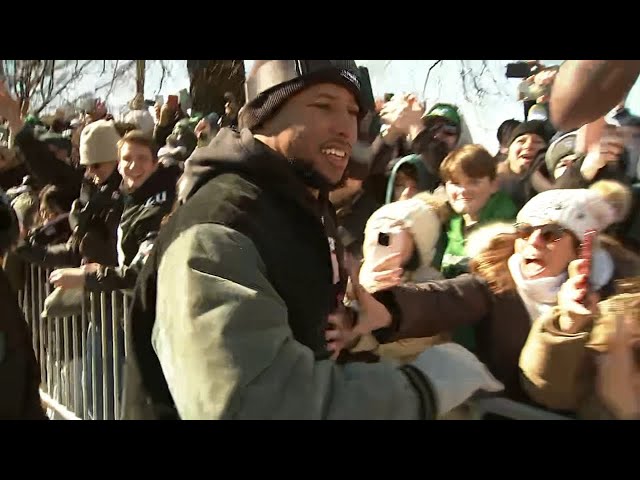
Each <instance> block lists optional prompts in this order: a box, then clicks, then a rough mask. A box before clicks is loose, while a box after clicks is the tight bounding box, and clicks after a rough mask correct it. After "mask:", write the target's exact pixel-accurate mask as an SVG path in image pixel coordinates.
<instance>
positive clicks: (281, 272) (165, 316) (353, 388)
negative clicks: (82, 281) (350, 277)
mask: <svg viewBox="0 0 640 480" xmlns="http://www.w3.org/2000/svg"><path fill="white" fill-rule="evenodd" d="M185 175H186V177H187V178H186V181H185V185H186V191H187V192H189V193H188V195H187V200H186V202H185V203H184V204H182V205H181V206H180V207H179V208H178V209H177V210H176V211H175V212H174V214H173V215H172V217H171V219H170V220H169V221H168V222H167V224H166V225H165V226H164V227H163V228H162V230H161V232H160V235H159V236H158V239H157V240H156V244H155V246H154V250H153V252H152V253H151V255H150V256H149V258H148V260H147V262H146V263H145V266H144V267H143V270H142V272H141V274H140V276H139V279H138V284H137V286H136V290H135V295H134V302H133V305H132V322H131V325H132V334H131V340H132V343H131V346H130V351H131V355H130V358H129V363H128V365H127V375H126V378H127V385H126V386H125V394H124V396H125V401H124V406H123V411H124V418H126V419H141V418H156V419H157V418H163V419H175V418H181V419H268V418H269V419H340V418H342V419H359V418H360V419H365V418H366V419H420V418H432V417H433V416H434V413H435V402H434V401H433V397H432V394H431V390H430V389H429V387H428V382H427V380H426V379H425V378H424V376H422V374H421V373H420V372H418V371H417V370H415V369H414V368H413V367H408V368H398V366H397V365H395V364H392V363H387V362H379V363H346V364H340V363H338V362H335V361H333V360H331V359H330V358H329V357H330V353H329V352H328V351H327V347H326V341H325V330H326V328H327V317H328V315H329V314H330V313H331V312H332V311H333V310H334V309H335V308H336V307H337V306H338V304H339V303H340V301H341V299H340V298H337V296H338V294H339V291H340V289H336V283H335V280H336V278H335V270H334V268H332V264H333V263H334V261H332V255H331V245H330V243H331V242H330V241H329V239H328V236H327V232H329V231H330V229H329V227H328V226H329V225H330V224H332V223H333V222H334V221H335V218H334V216H333V213H332V212H331V209H330V208H329V204H328V201H327V200H326V199H325V198H324V197H323V196H322V195H321V196H320V198H319V199H316V198H314V197H313V196H312V195H311V194H310V193H309V191H308V189H307V188H306V187H305V185H304V183H303V182H302V181H301V180H300V178H299V177H298V176H297V175H296V174H295V173H294V171H293V169H292V168H291V167H290V166H289V165H288V162H287V160H286V159H285V158H284V157H281V156H280V155H278V154H276V153H275V152H274V151H272V150H271V149H269V148H267V147H266V146H265V145H264V144H262V143H260V142H258V141H257V140H255V139H254V137H253V135H252V134H251V132H249V131H248V130H243V131H242V132H240V133H237V132H234V131H232V130H231V129H222V130H221V132H220V133H219V134H218V136H216V138H215V139H214V141H213V142H212V143H211V144H210V145H209V146H208V147H204V148H202V149H199V150H197V151H196V152H195V153H194V155H193V156H192V157H191V158H190V159H189V161H188V162H187V165H186V170H185ZM334 260H335V259H334ZM337 292H338V294H337Z"/></svg>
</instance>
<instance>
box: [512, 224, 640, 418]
mask: <svg viewBox="0 0 640 480" xmlns="http://www.w3.org/2000/svg"><path fill="white" fill-rule="evenodd" d="M601 242H602V245H603V246H604V247H605V248H607V251H608V252H609V253H610V254H611V256H612V258H613V260H614V264H615V268H616V270H615V277H616V278H626V277H631V276H638V275H640V257H638V256H637V255H635V254H633V253H631V252H629V251H628V250H625V249H624V248H622V247H621V246H620V244H618V243H616V242H615V240H612V239H610V238H609V237H604V236H603V237H602V238H601ZM605 302H606V300H605ZM603 304H604V302H601V303H600V306H601V308H600V311H604V310H603V309H602V306H603ZM559 317H560V312H559V310H558V309H557V308H556V309H554V310H553V311H552V312H550V313H549V314H548V315H546V316H543V317H541V318H539V319H538V320H537V321H536V322H535V323H534V324H533V327H532V329H531V333H530V334H529V338H528V339H527V342H526V345H525V346H524V348H523V350H522V355H521V356H520V369H521V371H522V372H521V373H522V386H523V388H524V390H525V391H526V392H527V394H528V395H529V396H530V398H531V399H533V400H534V401H535V402H536V403H538V404H540V405H541V406H544V407H546V408H549V409H553V410H564V411H568V412H572V413H575V414H576V415H577V416H578V417H579V418H585V419H612V418H613V415H612V414H611V413H610V412H609V411H608V410H607V408H606V407H605V406H604V405H603V403H602V402H601V401H600V400H599V399H598V398H597V395H596V393H595V375H596V357H597V355H598V352H597V350H596V349H593V348H590V347H589V346H588V343H589V342H590V341H592V339H593V336H592V330H591V327H589V328H588V329H586V330H585V331H583V332H579V333H576V334H568V333H565V332H563V331H562V330H561V329H560V327H559V323H558V320H559ZM596 323H597V322H596Z"/></svg>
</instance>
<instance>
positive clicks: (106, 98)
mask: <svg viewBox="0 0 640 480" xmlns="http://www.w3.org/2000/svg"><path fill="white" fill-rule="evenodd" d="M119 62H120V60H116V64H115V66H114V67H113V76H112V77H111V85H110V86H109V91H108V92H107V94H106V95H105V97H104V100H105V102H106V101H107V100H108V99H109V95H111V92H112V91H113V86H114V85H115V84H116V79H117V78H118V77H116V73H117V72H118V63H119Z"/></svg>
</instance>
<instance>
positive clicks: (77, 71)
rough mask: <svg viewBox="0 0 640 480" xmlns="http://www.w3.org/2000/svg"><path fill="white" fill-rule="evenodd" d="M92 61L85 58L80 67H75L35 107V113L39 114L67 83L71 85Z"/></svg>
mask: <svg viewBox="0 0 640 480" xmlns="http://www.w3.org/2000/svg"><path fill="white" fill-rule="evenodd" d="M92 61H93V60H86V61H85V62H84V63H83V64H82V65H80V67H76V69H75V71H74V72H73V73H72V74H71V76H70V77H69V78H68V79H67V80H66V81H65V82H62V83H61V84H60V86H59V87H58V88H56V89H55V91H54V92H53V94H52V95H51V96H49V98H47V99H46V100H45V101H44V102H42V104H41V105H39V106H38V108H37V109H35V111H36V114H40V112H42V110H44V109H45V108H46V107H47V106H48V105H49V104H50V103H51V102H52V101H53V100H54V99H55V98H56V97H57V96H58V95H60V93H61V92H62V91H64V90H65V89H66V88H67V87H68V86H69V85H71V83H73V82H75V81H76V80H78V79H79V78H80V77H81V76H82V74H83V73H84V70H85V69H86V68H87V66H88V65H89V64H90V63H91V62H92Z"/></svg>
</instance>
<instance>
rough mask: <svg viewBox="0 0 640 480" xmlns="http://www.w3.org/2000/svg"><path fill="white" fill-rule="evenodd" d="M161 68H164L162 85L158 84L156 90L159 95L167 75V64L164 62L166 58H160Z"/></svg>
mask: <svg viewBox="0 0 640 480" xmlns="http://www.w3.org/2000/svg"><path fill="white" fill-rule="evenodd" d="M160 68H162V76H161V77H160V85H159V86H158V90H156V95H158V94H159V93H160V91H161V90H162V85H164V78H165V76H166V75H167V66H166V65H165V64H164V60H160Z"/></svg>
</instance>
